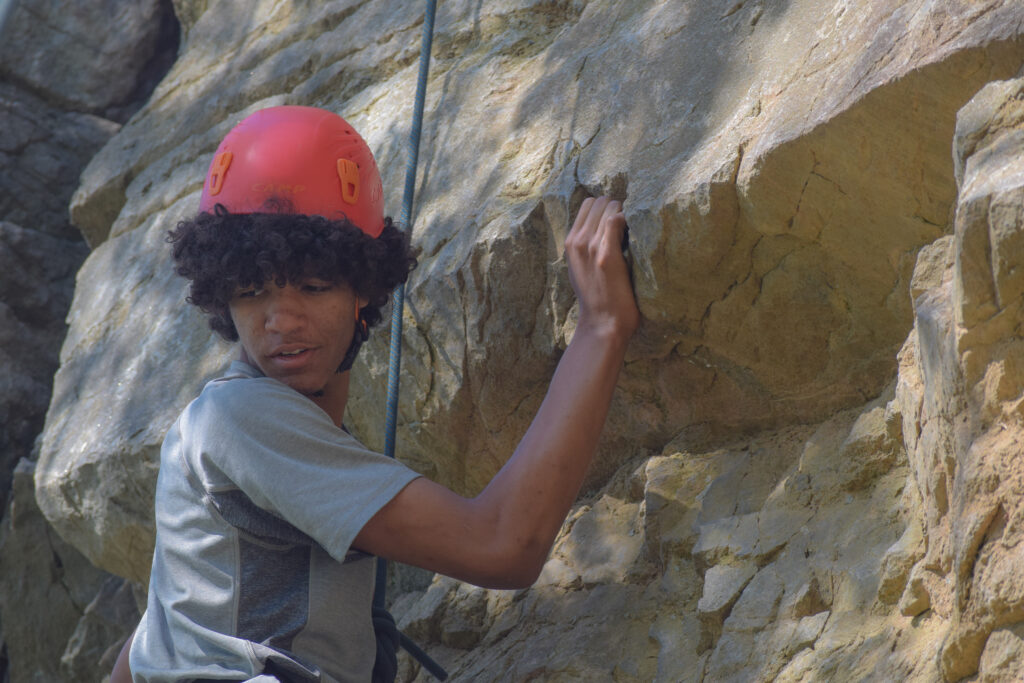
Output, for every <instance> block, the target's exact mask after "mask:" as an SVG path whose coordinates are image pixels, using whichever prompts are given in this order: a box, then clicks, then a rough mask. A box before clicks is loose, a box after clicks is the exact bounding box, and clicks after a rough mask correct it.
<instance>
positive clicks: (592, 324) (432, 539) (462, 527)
mask: <svg viewBox="0 0 1024 683" xmlns="http://www.w3.org/2000/svg"><path fill="white" fill-rule="evenodd" d="M625 225H626V221H625V217H624V216H623V214H622V206H621V204H620V203H619V202H617V201H611V200H608V199H607V198H599V199H587V200H585V201H584V202H583V205H582V206H581V207H580V211H579V214H578V215H577V217H576V220H575V222H574V224H573V227H572V229H571V230H570V232H569V236H568V237H567V238H566V242H565V253H566V258H567V260H568V262H569V276H570V280H571V282H572V286H573V289H574V290H575V292H576V296H577V297H578V299H579V321H578V323H577V326H576V332H575V334H574V335H573V338H572V341H571V343H570V344H569V346H568V348H567V349H566V351H565V353H564V354H563V356H562V359H561V361H560V362H559V364H558V368H557V370H556V371H555V375H554V377H553V378H552V380H551V384H550V386H549V388H548V392H547V395H546V396H545V398H544V401H543V403H542V404H541V407H540V410H539V411H538V412H537V415H536V417H535V418H534V420H533V422H532V423H531V425H530V428H529V429H528V430H527V432H526V435H525V436H524V437H523V440H522V441H521V442H520V443H519V446H518V447H517V448H516V450H515V453H514V454H513V455H512V457H511V458H510V459H509V460H508V462H507V463H506V464H505V466H504V467H503V468H502V469H501V471H499V472H498V474H497V475H495V477H494V479H492V480H491V482H490V484H488V486H487V487H486V488H485V489H484V490H483V491H482V492H481V493H480V495H478V496H477V497H475V498H473V499H466V498H463V497H461V496H458V495H456V494H455V493H453V492H451V491H449V490H448V489H446V488H444V487H442V486H440V485H438V484H435V483H433V482H431V481H429V480H427V479H424V478H421V479H417V480H415V481H413V482H412V483H411V484H409V486H407V487H406V488H405V489H404V490H403V491H402V492H401V493H399V494H398V495H397V496H396V497H395V498H394V499H393V500H392V501H391V502H390V503H389V504H388V505H386V506H385V507H384V508H382V509H381V510H380V511H379V512H378V513H377V514H376V515H375V516H374V517H373V518H372V519H371V520H370V521H369V522H368V523H367V524H366V526H365V527H364V528H363V529H362V531H361V532H360V534H359V535H358V536H357V537H356V541H355V545H356V547H358V548H360V549H362V550H365V551H367V552H371V553H374V554H376V555H380V556H382V557H387V558H389V559H393V560H398V561H401V562H405V563H407V564H412V565H415V566H419V567H423V568H425V569H429V570H432V571H436V572H440V573H443V574H446V575H449V576H453V577H455V578H458V579H462V580H465V581H469V582H471V583H475V584H478V585H482V586H487V587H497V588H515V587H523V586H526V585H529V584H531V583H533V581H534V580H535V579H536V577H537V575H538V574H539V573H540V570H541V568H542V567H543V565H544V562H545V560H546V559H547V555H548V552H549V551H550V549H551V544H552V542H553V541H554V539H555V536H556V534H557V533H558V530H559V529H560V528H561V525H562V523H563V521H564V520H565V517H566V514H567V513H568V511H569V507H570V506H571V505H572V503H573V501H574V500H575V499H576V496H577V495H578V493H579V489H580V486H581V484H582V482H583V478H584V475H585V474H586V471H587V468H588V467H589V465H590V462H591V460H592V459H593V457H594V453H595V452H596V449H597V443H598V439H599V437H600V434H601V430H602V427H603V426H604V422H605V418H606V416H607V413H608V407H609V405H610V403H611V398H612V392H613V391H614V389H615V383H616V380H617V378H618V375H619V369H620V368H621V366H622V363H623V358H624V356H625V351H626V346H627V344H628V342H629V339H630V337H631V336H632V335H633V333H634V331H635V330H636V328H637V326H638V324H639V312H638V310H637V307H636V300H635V298H634V295H633V291H632V288H631V286H630V283H629V275H628V271H627V268H626V263H625V260H624V258H623V255H622V251H621V243H622V236H623V231H624V230H625Z"/></svg>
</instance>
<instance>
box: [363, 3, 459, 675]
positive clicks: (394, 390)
mask: <svg viewBox="0 0 1024 683" xmlns="http://www.w3.org/2000/svg"><path fill="white" fill-rule="evenodd" d="M426 5H427V7H426V12H425V13H424V17H423V40H422V43H421V45H420V70H419V76H418V78H417V80H416V99H415V101H414V103H413V113H412V128H411V130H410V131H409V147H408V154H407V157H406V160H405V191H404V193H403V196H402V219H401V225H402V226H404V228H405V230H406V231H408V232H409V233H410V234H411V233H412V201H413V196H414V195H415V192H416V165H417V163H418V162H419V155H420V131H421V129H422V128H423V103H424V100H425V99H426V93H427V76H428V74H429V72H430V48H431V44H432V43H433V40H434V14H435V11H436V9H437V2H436V0H427V2H426ZM404 307H405V285H404V284H402V285H400V286H399V287H398V288H397V289H395V291H394V294H392V301H391V359H390V362H389V363H388V399H387V411H386V413H385V423H384V454H385V455H387V456H388V457H389V458H393V457H395V430H396V428H397V425H398V373H399V369H400V368H401V364H402V313H403V310H404ZM387 579H388V567H387V561H386V560H384V559H382V558H378V559H377V582H376V588H375V590H374V594H373V605H374V628H375V629H376V630H377V631H378V633H379V635H378V637H377V643H378V645H377V648H378V649H377V652H378V661H380V662H382V666H384V667H385V668H390V662H392V661H394V645H393V643H394V642H395V641H396V640H397V641H398V642H400V643H401V645H402V647H403V648H405V650H406V652H408V653H409V654H411V655H412V656H413V657H415V658H416V660H417V661H419V663H420V664H422V665H423V668H425V669H426V670H427V671H429V672H430V673H431V674H432V675H433V676H435V677H436V678H438V679H440V680H442V681H443V680H445V679H447V678H448V674H447V672H445V670H444V669H442V668H441V667H440V666H439V665H438V664H437V662H435V661H434V660H433V659H431V658H430V656H429V655H427V654H426V653H425V652H424V651H423V650H421V649H420V648H419V647H418V646H417V645H416V644H415V643H413V642H412V641H411V640H409V638H408V637H406V636H405V634H403V633H400V632H399V631H398V629H397V628H396V627H395V626H394V620H391V623H390V626H389V625H388V624H387V623H386V622H387V620H386V619H384V618H383V617H382V616H381V612H384V613H385V614H386V613H387V612H386V610H385V606H384V603H385V597H386V591H387ZM388 616H389V617H390V615H388ZM392 629H393V633H392V632H391V631H392ZM385 633H386V634H387V635H384V634H385ZM395 634H397V638H395ZM382 635H384V637H383V638H382V637H381V636H382ZM382 643H383V648H384V650H385V651H384V652H382V651H381V649H382ZM388 646H390V653H388V652H387V649H388ZM384 662H386V664H385V663H384ZM375 674H376V672H375ZM390 680H394V674H391V678H390Z"/></svg>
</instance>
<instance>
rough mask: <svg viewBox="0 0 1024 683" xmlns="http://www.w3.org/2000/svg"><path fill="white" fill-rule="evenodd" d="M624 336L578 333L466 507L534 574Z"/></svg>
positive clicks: (592, 448) (591, 442) (601, 415)
mask: <svg viewBox="0 0 1024 683" xmlns="http://www.w3.org/2000/svg"><path fill="white" fill-rule="evenodd" d="M627 342H628V334H626V333H623V332H621V331H618V330H614V329H612V330H603V331H592V330H578V331H577V334H576V336H575V337H574V339H573V341H572V342H571V343H570V344H569V347H568V348H567V349H566V351H565V354H564V355H563V356H562V359H561V361H560V362H559V364H558V368H557V370H556V371H555V375H554V377H553V378H552V381H551V385H550V387H549V388H548V392H547V395H546V396H545V398H544V401H543V403H542V404H541V407H540V410H539V411H538V413H537V415H536V417H535V418H534V420H533V422H532V423H531V425H530V428H529V429H528V431H527V432H526V435H525V436H524V437H523V439H522V441H521V442H520V444H519V446H518V448H517V449H516V451H515V453H513V455H512V457H511V458H510V459H509V461H508V462H507V463H506V464H505V466H504V467H503V468H502V469H501V471H500V472H499V473H498V474H497V475H496V476H495V478H494V479H493V480H492V481H491V483H490V484H489V485H488V486H487V488H486V489H484V491H483V492H482V493H481V494H480V495H479V496H478V497H477V499H476V500H475V501H474V502H475V503H476V504H478V505H480V506H481V508H482V510H483V511H484V517H485V518H487V519H490V520H492V521H493V524H494V525H495V530H494V537H495V538H499V539H508V540H509V541H510V542H511V543H513V544H514V546H515V549H514V551H513V552H514V553H521V554H522V556H523V559H524V560H527V561H528V562H530V563H532V564H533V565H534V566H535V568H536V570H537V571H539V569H540V566H541V565H542V564H543V562H544V560H545V559H546V557H547V554H548V551H549V550H550V548H551V544H552V542H553V541H554V539H555V536H556V535H557V534H558V531H559V529H560V528H561V526H562V523H563V522H564V520H565V517H566V515H567V513H568V511H569V508H570V507H571V505H572V503H573V501H574V500H575V499H576V497H577V495H578V494H579V490H580V486H581V485H582V483H583V479H584V477H585V476H586V472H587V469H588V468H589V466H590V463H591V461H592V460H593V457H594V454H595V453H596V451H597V445H598V441H599V439H600V436H601V431H602V428H603V426H604V423H605V418H606V417H607V414H608V408H609V406H610V404H611V399H612V394H613V393H614V390H615V384H616V381H617V379H618V376H619V370H620V368H621V367H622V363H623V358H624V355H625V349H626V344H627Z"/></svg>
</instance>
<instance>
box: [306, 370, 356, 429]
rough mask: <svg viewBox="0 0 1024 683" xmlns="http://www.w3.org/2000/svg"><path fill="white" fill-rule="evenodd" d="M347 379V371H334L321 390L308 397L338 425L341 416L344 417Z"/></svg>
mask: <svg viewBox="0 0 1024 683" xmlns="http://www.w3.org/2000/svg"><path fill="white" fill-rule="evenodd" d="M348 381H349V373H348V372H347V371H346V372H341V373H335V374H334V375H333V376H332V377H331V379H330V381H328V382H327V384H326V386H324V388H323V391H321V392H318V393H317V395H315V396H310V397H309V398H310V400H312V401H313V403H315V404H317V405H318V406H320V409H321V410H323V411H324V412H325V413H327V414H328V415H329V416H330V417H331V420H332V421H333V422H334V424H336V425H338V426H339V427H340V426H341V421H342V418H344V417H345V406H346V405H347V404H348Z"/></svg>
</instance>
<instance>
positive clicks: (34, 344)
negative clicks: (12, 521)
mask: <svg viewBox="0 0 1024 683" xmlns="http://www.w3.org/2000/svg"><path fill="white" fill-rule="evenodd" d="M86 251H87V250H86V249H85V245H83V244H82V243H81V242H72V241H70V240H65V239H61V238H58V237H54V236H51V235H47V234H46V233H41V232H38V231H36V230H30V229H27V228H22V227H19V226H18V225H15V224H14V223H7V222H4V221H0V424H3V429H2V430H0V506H2V507H0V509H3V508H4V507H6V499H7V491H8V489H10V486H11V478H10V474H11V471H12V470H13V469H14V466H15V465H16V464H17V462H18V460H19V459H20V458H22V457H24V456H27V455H28V454H29V453H30V452H31V450H32V443H33V441H35V438H36V436H37V435H38V434H39V432H40V431H41V430H42V427H43V416H44V415H45V413H46V407H47V404H48V403H49V396H50V387H51V378H52V377H53V373H54V372H55V371H56V370H57V349H58V348H59V346H60V342H61V339H62V338H63V336H64V332H65V326H64V314H65V313H66V312H67V310H68V305H69V304H70V303H71V292H72V288H73V285H74V276H75V271H76V270H77V269H78V267H79V265H80V264H81V263H82V261H83V260H84V259H85V255H86Z"/></svg>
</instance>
